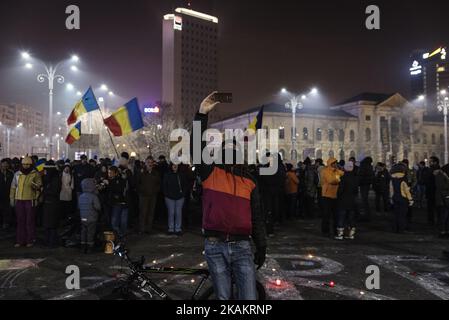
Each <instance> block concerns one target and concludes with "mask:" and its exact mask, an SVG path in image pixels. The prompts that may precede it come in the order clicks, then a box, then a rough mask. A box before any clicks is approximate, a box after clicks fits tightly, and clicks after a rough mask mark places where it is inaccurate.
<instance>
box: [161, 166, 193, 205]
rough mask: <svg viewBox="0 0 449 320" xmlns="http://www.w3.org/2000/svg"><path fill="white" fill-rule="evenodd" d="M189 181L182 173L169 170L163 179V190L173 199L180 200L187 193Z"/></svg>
mask: <svg viewBox="0 0 449 320" xmlns="http://www.w3.org/2000/svg"><path fill="white" fill-rule="evenodd" d="M187 190H188V189H187V181H186V178H185V175H184V174H182V173H179V172H177V173H174V172H167V173H165V175H164V178H163V179H162V192H163V193H164V196H165V197H166V198H168V199H171V200H179V199H181V198H184V197H185V196H186V194H187Z"/></svg>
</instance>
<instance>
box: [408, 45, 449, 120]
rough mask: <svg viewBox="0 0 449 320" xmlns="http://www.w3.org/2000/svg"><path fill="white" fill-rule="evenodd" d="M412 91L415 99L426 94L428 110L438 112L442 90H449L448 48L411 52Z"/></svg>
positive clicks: (425, 101)
mask: <svg viewBox="0 0 449 320" xmlns="http://www.w3.org/2000/svg"><path fill="white" fill-rule="evenodd" d="M411 63H412V65H411V67H410V78H411V93H412V97H413V99H416V98H418V97H419V96H424V97H425V99H424V100H423V101H424V103H425V107H426V111H427V112H428V113H435V112H437V106H438V105H439V104H440V103H441V101H442V100H441V95H440V91H441V90H443V89H445V90H449V59H447V48H446V47H443V46H442V47H439V48H437V49H435V50H433V51H425V50H416V51H414V52H413V53H412V54H411Z"/></svg>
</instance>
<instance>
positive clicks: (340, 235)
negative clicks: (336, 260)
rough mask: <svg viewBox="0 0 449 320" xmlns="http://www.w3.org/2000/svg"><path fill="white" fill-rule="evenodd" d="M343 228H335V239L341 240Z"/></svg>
mask: <svg viewBox="0 0 449 320" xmlns="http://www.w3.org/2000/svg"><path fill="white" fill-rule="evenodd" d="M344 231H345V229H343V228H337V235H336V236H335V237H334V239H335V240H343V234H344Z"/></svg>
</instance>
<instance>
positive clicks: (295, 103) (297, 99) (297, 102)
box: [281, 88, 318, 163]
mask: <svg viewBox="0 0 449 320" xmlns="http://www.w3.org/2000/svg"><path fill="white" fill-rule="evenodd" d="M281 92H282V93H288V91H287V89H285V88H284V89H282V90H281ZM317 92H318V90H317V89H315V88H314V89H312V91H311V93H313V94H316V93H317ZM289 95H290V97H289V99H290V100H289V101H288V102H287V103H286V104H285V107H286V108H287V109H291V110H292V152H291V155H292V162H293V163H296V162H297V157H298V155H297V152H296V121H295V120H296V110H300V109H302V108H304V105H303V104H302V103H301V100H304V99H306V96H305V95H304V94H301V95H294V94H289Z"/></svg>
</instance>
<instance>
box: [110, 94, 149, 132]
mask: <svg viewBox="0 0 449 320" xmlns="http://www.w3.org/2000/svg"><path fill="white" fill-rule="evenodd" d="M104 124H105V125H106V126H107V127H108V128H109V130H111V132H112V134H113V135H114V136H116V137H120V136H124V135H126V134H128V133H131V132H133V131H136V130H139V129H140V128H143V126H144V125H143V119H142V113H141V112H140V109H139V104H138V103H137V98H134V99H132V100H131V101H129V102H128V103H127V104H125V105H124V106H123V107H120V108H119V109H118V110H117V111H115V112H114V113H113V114H112V115H111V116H110V117H109V118H107V119H104Z"/></svg>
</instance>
